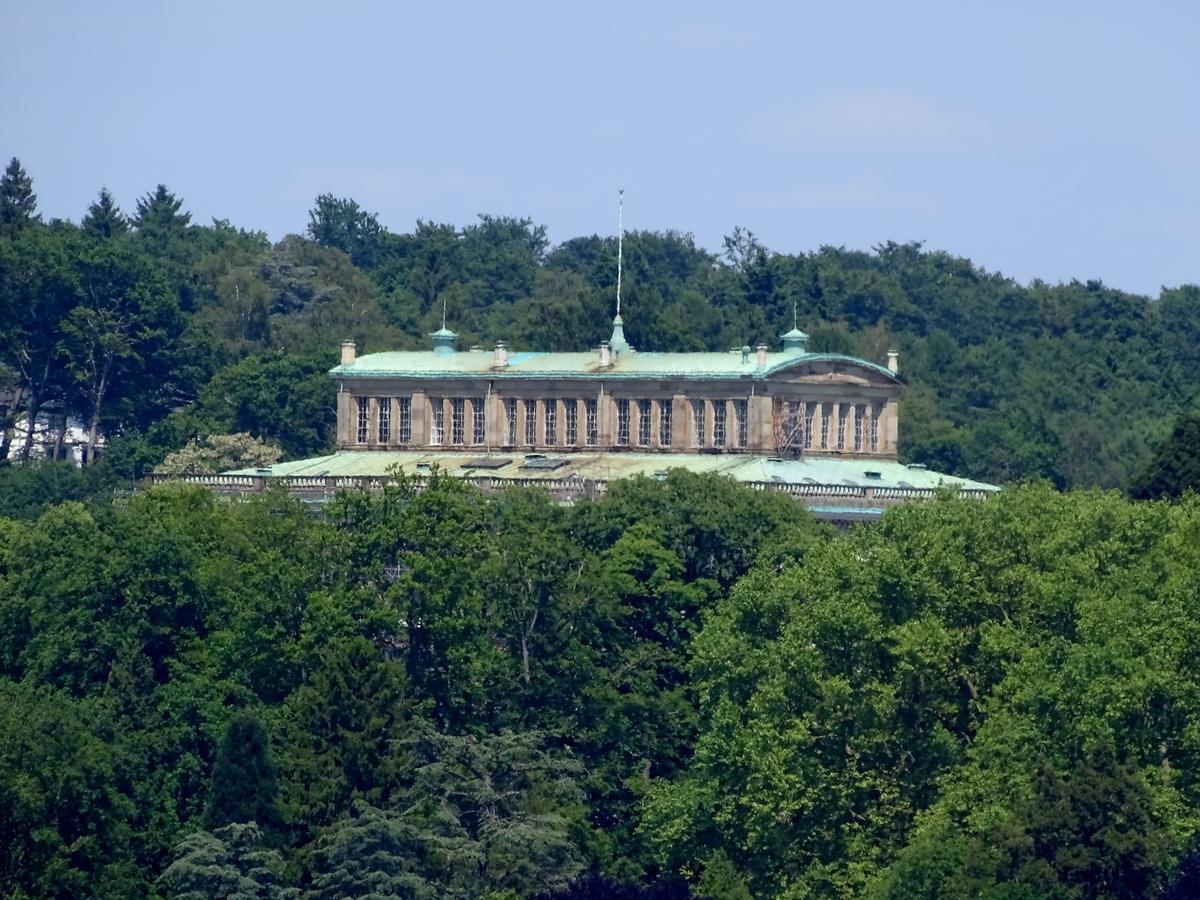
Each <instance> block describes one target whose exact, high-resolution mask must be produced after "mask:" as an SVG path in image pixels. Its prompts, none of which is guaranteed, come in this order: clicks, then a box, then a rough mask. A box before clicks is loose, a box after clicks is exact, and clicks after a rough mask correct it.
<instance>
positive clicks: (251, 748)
mask: <svg viewBox="0 0 1200 900" xmlns="http://www.w3.org/2000/svg"><path fill="white" fill-rule="evenodd" d="M277 790H278V782H277V779H276V774H275V764H274V762H273V761H272V760H271V757H270V753H269V752H268V749H267V730H266V729H265V728H264V727H263V724H262V722H260V721H259V720H258V718H257V717H255V716H253V715H250V714H249V713H241V714H239V715H236V716H234V717H233V718H232V719H230V720H229V723H228V724H227V725H226V726H225V734H224V736H223V737H222V738H221V746H220V748H219V749H218V750H217V759H216V762H215V763H214V764H213V773H212V786H211V791H210V794H209V800H208V808H207V809H205V811H204V827H205V828H206V829H208V830H209V831H215V830H216V829H218V828H220V827H222V826H223V825H229V824H232V823H235V822H255V823H257V824H258V825H259V826H260V827H261V828H262V829H263V830H264V831H266V832H270V831H272V830H274V829H276V828H278V826H279V824H280V822H279V811H278V809H277V808H276V806H275V796H276V793H277Z"/></svg>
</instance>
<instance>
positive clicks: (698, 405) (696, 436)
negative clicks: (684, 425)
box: [692, 400, 707, 447]
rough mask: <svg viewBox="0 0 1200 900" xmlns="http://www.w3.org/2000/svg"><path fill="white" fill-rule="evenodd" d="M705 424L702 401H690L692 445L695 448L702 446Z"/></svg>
mask: <svg viewBox="0 0 1200 900" xmlns="http://www.w3.org/2000/svg"><path fill="white" fill-rule="evenodd" d="M706 425H707V423H706V422H705V421H704V401H703V400H693V401H692V443H693V444H695V445H696V446H697V447H703V446H704V432H705V430H706Z"/></svg>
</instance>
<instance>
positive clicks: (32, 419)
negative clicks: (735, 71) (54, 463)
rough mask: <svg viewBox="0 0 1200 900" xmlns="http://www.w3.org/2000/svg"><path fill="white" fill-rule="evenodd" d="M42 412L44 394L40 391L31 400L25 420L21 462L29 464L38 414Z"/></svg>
mask: <svg viewBox="0 0 1200 900" xmlns="http://www.w3.org/2000/svg"><path fill="white" fill-rule="evenodd" d="M41 411H42V394H41V391H39V392H38V393H36V394H33V395H31V396H30V398H29V412H28V414H27V416H26V418H25V424H26V426H27V427H26V430H25V443H24V444H23V445H22V446H21V461H22V462H28V461H29V454H30V453H32V452H33V432H34V429H35V428H37V417H38V413H40V412H41Z"/></svg>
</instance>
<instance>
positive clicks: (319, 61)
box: [0, 0, 1200, 296]
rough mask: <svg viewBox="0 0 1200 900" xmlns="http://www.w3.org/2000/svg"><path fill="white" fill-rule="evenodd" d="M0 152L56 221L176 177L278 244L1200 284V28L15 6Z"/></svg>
mask: <svg viewBox="0 0 1200 900" xmlns="http://www.w3.org/2000/svg"><path fill="white" fill-rule="evenodd" d="M0 30H2V31H3V32H5V37H4V39H3V42H2V45H3V48H4V49H3V53H0V88H2V90H0V156H3V157H4V159H8V158H9V157H12V156H16V157H18V158H19V159H20V160H21V162H22V163H23V164H24V166H25V168H26V170H27V171H28V172H29V174H30V175H31V176H32V177H33V179H34V189H35V191H36V192H37V195H38V201H39V208H40V210H41V212H42V214H43V216H46V217H61V218H70V219H73V220H76V221H77V220H78V219H79V218H80V217H81V216H82V214H83V212H84V210H85V209H86V207H87V205H88V203H89V202H90V201H91V200H92V199H93V198H94V197H95V195H96V193H97V191H98V190H99V188H100V186H101V185H106V186H108V188H109V189H110V190H111V191H112V192H113V193H114V195H115V196H116V198H117V201H118V203H119V204H120V205H121V206H122V208H124V209H125V210H126V211H131V210H132V209H133V208H134V206H135V203H136V200H137V198H138V197H139V196H142V195H144V194H146V193H147V192H149V191H151V190H153V188H154V186H155V185H156V184H158V183H160V182H161V183H164V184H166V185H167V186H168V187H169V188H171V189H172V190H173V191H174V192H175V193H176V194H177V195H179V196H181V197H183V198H184V201H185V208H186V209H187V210H189V211H190V212H191V213H192V215H193V221H196V222H201V223H207V222H208V221H210V220H211V219H212V218H214V217H216V218H226V219H229V220H230V221H231V222H232V223H233V224H234V225H238V226H240V227H244V228H253V229H259V230H263V231H265V232H266V233H267V234H268V235H269V236H270V237H272V238H273V239H278V238H280V237H282V236H283V235H285V234H288V233H298V232H302V231H303V229H304V227H305V225H306V224H307V222H308V210H309V209H310V208H311V207H312V206H313V200H314V198H315V197H316V195H317V194H320V193H324V192H329V193H332V194H335V195H337V196H342V197H344V196H349V197H353V198H354V199H355V200H357V201H358V202H359V204H360V205H362V206H363V207H364V208H366V209H368V210H370V211H373V212H375V213H377V214H378V215H379V218H380V220H381V221H382V222H383V224H384V225H385V226H387V227H388V228H389V229H391V230H393V231H397V232H404V231H410V230H411V229H412V228H413V227H414V225H415V223H416V221H417V220H418V219H423V220H429V221H435V222H451V223H454V224H457V225H460V226H461V225H466V224H469V223H470V222H472V221H474V220H475V217H476V215H478V214H480V213H488V214H492V215H512V216H528V217H530V218H532V219H533V220H534V221H535V222H536V223H538V224H542V225H545V226H546V227H547V229H548V233H549V235H550V238H551V239H552V240H553V241H555V242H560V241H564V240H567V239H569V238H572V237H576V236H580V235H588V234H612V233H615V231H616V219H617V215H616V212H617V211H616V198H617V190H618V189H619V188H623V189H624V191H625V226H626V228H627V229H652V230H664V229H674V230H676V231H681V232H691V233H692V234H694V235H695V238H696V241H697V242H698V243H699V244H700V245H701V246H704V247H706V248H708V249H710V250H714V251H719V250H720V249H721V246H722V238H723V236H725V235H727V234H729V233H731V232H732V230H733V228H734V227H735V226H741V227H742V228H747V229H749V230H750V231H752V232H754V233H755V234H756V235H757V236H758V238H759V240H760V241H761V242H762V243H763V244H764V245H766V246H767V247H769V248H771V249H772V250H776V251H779V252H787V253H797V252H804V251H811V250H815V249H817V248H818V247H820V246H823V245H834V246H846V247H848V248H854V249H863V250H868V249H870V248H871V247H872V246H874V245H877V244H880V243H882V242H885V241H888V240H892V241H897V242H903V241H911V240H917V241H923V242H925V246H926V247H927V248H929V249H938V250H946V251H949V252H951V253H953V254H956V255H960V256H966V257H969V258H970V259H971V260H973V261H974V262H975V263H976V264H977V265H981V266H983V267H984V268H986V269H988V270H989V271H999V272H1002V273H1004V274H1005V275H1008V276H1011V277H1013V278H1016V279H1017V280H1019V281H1021V282H1022V283H1026V282H1029V281H1030V280H1032V279H1035V278H1037V279H1041V280H1043V281H1047V282H1051V283H1053V282H1057V281H1067V280H1070V279H1072V278H1078V279H1080V280H1085V279H1093V278H1097V279H1101V280H1103V281H1104V282H1105V283H1106V284H1108V285H1110V286H1113V287H1117V288H1121V289H1124V290H1128V291H1133V292H1138V293H1143V294H1148V295H1151V296H1157V295H1158V293H1159V290H1160V288H1161V287H1163V286H1167V287H1173V286H1177V285H1179V284H1185V283H1193V284H1194V283H1198V282H1200V92H1198V90H1197V87H1198V84H1200V82H1198V76H1200V57H1198V56H1197V47H1200V4H1196V3H1194V2H1153V0H1144V2H1141V3H1137V4H1133V3H1115V2H1104V0H1091V2H1086V3H1084V2H1073V0H1062V2H1054V0H1041V2H1024V0H1008V2H1004V3H996V2H990V3H983V2H973V0H957V2H946V3H941V2H928V3H925V2H919V0H910V2H906V3H895V2H865V0H863V2H843V3H835V2H829V0H825V2H779V3H768V2H752V0H742V2H738V3H731V2H724V3H719V4H718V3H706V2H686V3H685V2H672V3H666V2H659V3H656V2H651V0H643V2H640V3H636V2H621V0H617V2H613V0H610V2H606V3H594V2H593V3H571V2H566V0H558V2H545V3H525V2H519V0H509V2H507V3H496V2H490V3H484V2H478V3H476V2H468V0H460V2H457V3H416V2H385V0H379V2H368V0H341V2H313V0H291V2H286V3H284V2H268V0H241V2H227V0H205V2H203V3H182V2H179V3H171V2H161V0H156V2H122V0H109V2H106V3H82V2H77V0H76V2H64V0H4V2H3V3H0Z"/></svg>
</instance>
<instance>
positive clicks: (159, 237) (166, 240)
mask: <svg viewBox="0 0 1200 900" xmlns="http://www.w3.org/2000/svg"><path fill="white" fill-rule="evenodd" d="M182 206H183V200H182V199H181V198H179V197H176V196H175V195H174V194H172V193H171V192H170V191H169V190H168V189H167V186H166V185H165V184H160V185H158V187H156V188H155V189H154V191H153V193H150V194H147V195H146V196H144V197H142V198H141V199H140V200H138V202H137V214H136V215H135V216H134V217H133V225H134V227H135V228H137V233H138V237H139V238H141V239H142V240H144V241H147V242H148V243H149V245H150V247H151V248H152V250H153V252H154V253H156V254H158V255H163V254H167V255H170V254H169V252H168V251H170V250H171V248H172V247H173V246H174V245H175V243H176V241H178V240H179V239H180V238H182V237H183V236H184V235H185V234H186V233H187V227H188V224H189V223H190V222H191V221H192V214H191V213H186V212H180V211H179V210H180V209H181V208H182Z"/></svg>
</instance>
